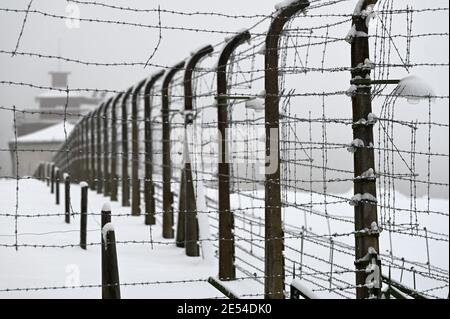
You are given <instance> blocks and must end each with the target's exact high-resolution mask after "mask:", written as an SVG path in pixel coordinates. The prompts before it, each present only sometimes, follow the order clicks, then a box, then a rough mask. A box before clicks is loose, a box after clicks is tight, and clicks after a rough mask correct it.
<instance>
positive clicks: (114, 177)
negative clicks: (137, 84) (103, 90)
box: [110, 93, 123, 202]
mask: <svg viewBox="0 0 450 319" xmlns="http://www.w3.org/2000/svg"><path fill="white" fill-rule="evenodd" d="M122 96H123V93H119V94H118V95H117V96H116V97H115V98H114V102H113V104H112V108H111V173H110V179H111V201H113V202H117V201H118V193H119V176H118V174H117V143H118V141H117V109H116V107H117V106H118V105H120V103H118V102H119V101H120V99H121V98H122Z"/></svg>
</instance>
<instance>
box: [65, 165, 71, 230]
mask: <svg viewBox="0 0 450 319" xmlns="http://www.w3.org/2000/svg"><path fill="white" fill-rule="evenodd" d="M64 194H65V198H64V201H65V211H64V212H65V216H66V223H67V224H70V176H69V174H67V173H66V174H64Z"/></svg>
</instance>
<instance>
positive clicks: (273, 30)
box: [265, 0, 309, 95]
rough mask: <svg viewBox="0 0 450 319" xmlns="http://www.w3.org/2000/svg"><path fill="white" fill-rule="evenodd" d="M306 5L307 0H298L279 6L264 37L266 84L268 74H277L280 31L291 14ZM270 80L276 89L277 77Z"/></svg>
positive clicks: (304, 7)
mask: <svg viewBox="0 0 450 319" xmlns="http://www.w3.org/2000/svg"><path fill="white" fill-rule="evenodd" d="M308 6H309V1H308V0H298V1H295V2H292V3H291V4H289V5H287V6H285V7H283V8H280V9H279V10H278V12H277V13H276V15H275V16H274V19H273V21H272V24H271V25H270V28H269V31H268V33H267V37H266V53H265V55H266V86H267V82H268V79H267V77H268V75H269V77H270V75H272V74H276V75H277V76H278V46H279V38H280V35H281V32H282V31H283V28H284V25H285V24H286V22H288V21H289V20H290V19H291V18H292V16H294V15H295V14H296V13H298V12H299V11H302V10H304V9H306V8H307V7H308ZM273 80H276V81H273ZM270 82H273V83H276V84H277V85H276V88H277V91H278V78H276V79H275V78H272V79H271V81H270ZM266 91H267V89H266ZM267 93H268V92H267ZM276 95H278V92H276Z"/></svg>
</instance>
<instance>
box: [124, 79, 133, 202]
mask: <svg viewBox="0 0 450 319" xmlns="http://www.w3.org/2000/svg"><path fill="white" fill-rule="evenodd" d="M132 92H133V88H130V89H128V91H127V92H126V93H125V96H124V98H123V100H122V206H124V207H129V206H130V177H129V174H128V164H129V163H128V112H127V103H128V99H129V97H130V95H131V93H132Z"/></svg>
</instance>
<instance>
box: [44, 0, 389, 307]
mask: <svg viewBox="0 0 450 319" xmlns="http://www.w3.org/2000/svg"><path fill="white" fill-rule="evenodd" d="M376 2H377V0H364V1H363V2H362V3H360V4H358V7H360V11H361V12H363V11H364V10H365V9H366V8H367V7H368V6H370V5H374V4H376ZM308 6H309V2H308V1H307V0H298V1H296V2H293V3H292V4H290V5H288V6H287V7H285V8H283V9H281V11H280V12H279V13H278V14H276V15H275V16H274V18H273V20H272V23H271V26H270V29H269V31H268V33H267V37H266V44H265V46H266V49H265V91H266V97H265V123H266V124H265V126H266V161H267V160H268V159H269V158H270V157H271V158H273V159H274V160H276V161H277V167H276V170H275V171H274V172H272V171H271V172H270V173H267V174H266V177H265V179H266V180H265V218H264V219H265V284H264V286H265V291H264V293H265V297H266V298H275V299H278V298H284V287H285V273H284V257H283V251H284V233H283V228H282V218H281V207H282V202H281V187H280V185H281V184H280V161H279V159H280V141H279V139H278V136H279V129H280V127H279V124H280V114H279V100H280V99H279V93H280V92H279V65H278V64H279V42H280V37H281V34H282V31H283V28H284V26H285V24H286V23H287V22H288V21H289V20H290V19H291V18H292V17H293V16H294V15H295V14H297V13H298V12H300V11H303V10H305V9H306V8H307V7H308ZM365 18H366V17H364V16H363V15H362V14H359V13H357V14H355V15H354V16H353V19H352V27H355V28H356V30H357V31H358V32H360V33H368V26H367V25H366V23H365ZM249 39H250V33H249V31H245V32H242V33H240V34H237V35H236V36H235V37H233V38H232V39H231V40H229V41H228V42H227V44H226V45H225V47H224V49H223V51H222V52H221V54H220V57H219V62H218V68H217V97H216V98H217V109H218V118H217V123H218V130H219V132H220V133H221V134H220V136H221V138H220V139H219V149H221V150H225V149H226V146H227V143H228V141H227V139H226V136H227V135H226V134H225V130H226V128H227V127H228V126H229V122H228V118H227V108H228V105H229V103H228V102H229V100H232V99H234V97H233V96H230V95H228V94H227V93H228V92H227V88H228V84H227V64H228V62H229V59H230V57H231V55H232V54H233V52H234V50H236V48H237V47H238V46H239V45H241V44H242V43H243V42H245V41H247V40H249ZM368 48H369V42H368V38H367V37H355V38H354V39H353V41H352V43H351V56H352V78H353V77H355V76H361V77H362V78H366V77H367V76H368V75H370V70H368V69H367V68H363V67H361V65H364V61H365V60H366V59H369V49H368ZM211 52H213V48H212V47H211V46H206V47H204V48H203V49H201V50H199V51H198V52H196V53H195V54H194V55H192V56H191V58H190V59H189V61H188V63H187V64H186V65H185V62H181V63H178V64H176V65H175V66H174V67H172V68H170V69H169V70H167V72H164V71H160V72H158V73H156V74H154V75H153V76H151V77H149V78H148V79H146V80H143V81H141V82H139V83H138V84H137V85H134V86H132V87H131V88H129V89H128V90H126V91H125V92H122V93H118V94H117V95H115V96H114V97H111V98H110V99H108V100H107V101H106V102H104V103H102V104H101V105H100V107H99V108H98V109H97V110H95V111H93V112H91V113H90V114H89V115H87V116H85V117H84V118H83V119H82V120H81V121H80V123H79V124H78V125H76V127H75V128H74V130H73V132H72V133H71V134H70V136H69V138H68V140H67V141H66V143H65V144H64V146H63V147H62V148H61V150H60V152H58V154H57V155H56V156H55V158H54V162H55V163H57V165H58V166H59V167H60V169H58V178H59V176H60V174H61V172H71V180H69V182H70V181H72V182H77V181H81V180H87V181H88V182H89V186H90V188H91V190H96V191H97V192H98V193H103V195H104V196H108V197H110V199H111V201H113V202H115V201H118V192H119V180H121V182H122V183H121V192H122V194H121V200H122V206H124V207H128V206H131V214H132V215H133V216H139V215H140V214H141V203H140V201H141V184H140V180H139V178H138V176H139V150H138V147H139V139H140V138H141V137H140V136H139V131H138V111H137V104H138V103H137V101H138V96H140V95H142V94H143V95H144V97H145V98H144V101H145V102H144V103H145V105H144V123H145V136H144V138H145V144H144V145H145V167H144V169H145V180H144V205H145V206H144V214H145V224H146V225H154V224H155V198H154V196H155V184H154V182H153V164H152V163H153V162H152V161H153V154H152V139H153V137H152V121H151V112H152V106H151V99H150V94H151V91H152V90H153V89H154V85H155V83H156V82H157V81H158V80H159V79H161V78H162V79H163V84H162V109H161V113H162V158H163V163H162V167H163V169H162V170H163V171H162V176H163V181H162V189H163V192H162V195H163V204H162V208H163V216H162V222H163V227H162V228H163V230H162V235H163V237H164V238H174V237H175V235H174V211H173V197H174V196H173V193H172V189H171V180H172V167H171V154H170V116H169V114H170V100H169V85H170V83H171V81H172V79H173V78H174V76H175V75H176V73H177V72H179V71H181V70H183V69H184V70H185V74H184V97H185V110H184V111H185V126H186V128H188V127H189V125H191V124H192V121H193V111H195V110H193V101H192V100H193V96H194V93H193V91H192V72H193V70H194V69H195V67H196V65H197V63H198V62H199V61H200V60H201V59H202V58H203V57H205V56H206V55H208V54H210V53H211ZM141 91H142V92H141ZM356 93H357V94H355V95H354V96H353V97H352V106H353V120H354V122H355V123H356V122H360V119H367V118H368V115H369V114H370V113H371V89H370V86H367V85H357V92H356ZM130 99H131V135H132V136H131V139H132V145H131V180H132V183H131V185H130V176H129V173H128V163H129V145H128V143H129V135H128V109H127V103H128V101H129V100H130ZM118 111H119V112H121V115H122V116H121V118H122V119H125V120H122V128H121V136H118V131H117V120H118V117H117V112H118ZM102 119H103V121H102ZM353 131H354V136H355V138H359V139H361V140H362V141H363V142H364V145H371V143H372V144H373V127H372V125H354V126H353ZM102 132H103V134H102ZM109 140H111V141H112V142H111V144H110V145H109ZM116 141H121V143H122V146H121V163H122V167H121V174H120V178H119V173H118V171H117V166H118V165H117V164H118V157H117V155H118V152H117V142H116ZM273 144H275V145H276V148H275V152H276V154H273V150H271V148H272V147H273ZM109 146H111V147H109ZM271 152H272V154H271ZM102 154H103V157H102ZM108 155H110V156H108ZM225 155H226V154H225V152H220V153H219V158H218V162H219V164H218V175H219V178H218V205H219V207H218V211H219V238H220V239H219V279H220V280H222V281H228V280H234V279H235V278H236V269H235V248H234V246H235V245H234V217H233V212H232V210H231V207H230V166H229V163H228V162H227V160H226V158H225ZM102 158H103V163H102ZM373 158H374V151H373V148H369V147H365V148H360V149H358V150H357V151H356V152H355V155H354V162H355V177H360V176H362V175H363V173H364V172H365V171H367V170H369V169H373V168H374V160H373ZM268 164H270V163H268ZM43 169H47V166H45V167H44V168H43ZM181 180H182V183H181V186H180V196H179V199H180V200H179V214H178V225H177V236H176V243H177V246H179V247H184V248H185V250H186V255H188V256H199V246H198V238H199V234H198V231H199V230H198V222H197V215H196V200H195V193H194V184H193V180H192V171H191V167H190V164H189V163H186V164H185V165H184V167H183V169H182V176H181ZM48 182H49V181H47V183H48ZM67 185H69V184H67ZM67 187H70V186H66V189H67ZM130 187H131V191H132V194H131V204H130ZM354 188H355V194H365V193H369V194H371V195H373V196H374V197H375V196H376V187H375V180H373V179H362V178H355V182H354ZM69 209H70V207H69V208H68V207H66V212H67V211H68V210H69ZM67 216H69V215H67ZM69 217H70V216H69ZM373 222H377V207H376V205H374V203H369V202H363V201H362V202H361V203H359V204H357V205H356V206H355V229H356V230H365V229H371V228H372V226H373V225H372V224H373ZM355 243H356V245H355V246H356V260H357V262H356V266H357V272H356V287H357V297H358V298H367V297H370V296H375V297H379V296H380V292H381V289H379V287H375V288H372V289H370V291H369V289H368V288H367V286H366V278H367V277H368V274H367V273H366V272H365V271H364V270H365V269H366V268H367V267H368V266H370V265H369V261H368V258H366V257H369V256H370V255H371V253H373V251H376V252H378V251H379V246H378V234H376V233H372V232H365V235H363V236H362V235H359V236H356V238H355ZM380 266H381V265H380Z"/></svg>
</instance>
